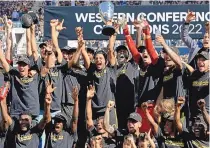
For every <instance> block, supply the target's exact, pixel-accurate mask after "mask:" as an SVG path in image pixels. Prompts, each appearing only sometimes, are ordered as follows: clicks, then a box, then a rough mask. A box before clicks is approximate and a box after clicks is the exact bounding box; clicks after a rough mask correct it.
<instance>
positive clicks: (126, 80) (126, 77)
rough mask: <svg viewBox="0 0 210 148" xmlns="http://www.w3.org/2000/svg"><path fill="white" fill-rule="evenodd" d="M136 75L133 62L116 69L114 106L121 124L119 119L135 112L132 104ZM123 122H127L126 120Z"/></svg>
mask: <svg viewBox="0 0 210 148" xmlns="http://www.w3.org/2000/svg"><path fill="white" fill-rule="evenodd" d="M138 73H139V72H138V65H136V64H135V62H134V61H133V60H130V61H129V62H127V63H125V64H124V65H123V66H121V67H117V83H116V106H117V113H118V119H119V121H120V122H122V120H121V117H122V118H123V117H124V118H127V117H128V116H129V114H130V113H131V112H134V111H135V105H134V104H135V99H136V96H137V94H136V92H135V89H136V88H135V85H136V83H137V82H136V81H137V76H138ZM125 108H126V110H125ZM120 122H119V124H121V123H120ZM125 122H127V120H126V119H125ZM122 128H125V127H122Z"/></svg>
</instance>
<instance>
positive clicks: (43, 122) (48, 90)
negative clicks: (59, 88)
mask: <svg viewBox="0 0 210 148" xmlns="http://www.w3.org/2000/svg"><path fill="white" fill-rule="evenodd" d="M55 89H56V87H53V85H52V83H50V82H49V81H48V82H47V86H46V94H45V104H44V116H43V118H42V120H41V121H40V122H39V125H38V128H39V129H44V128H45V126H46V124H47V123H49V122H50V121H51V114H50V106H51V103H52V97H51V93H52V92H53V91H54V90H55Z"/></svg>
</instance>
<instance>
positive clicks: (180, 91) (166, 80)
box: [163, 68, 186, 100]
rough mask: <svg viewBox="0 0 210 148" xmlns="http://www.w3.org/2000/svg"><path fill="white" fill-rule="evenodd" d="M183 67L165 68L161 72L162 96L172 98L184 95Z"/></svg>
mask: <svg viewBox="0 0 210 148" xmlns="http://www.w3.org/2000/svg"><path fill="white" fill-rule="evenodd" d="M183 73H184V68H183V69H182V70H180V69H176V68H174V69H172V70H167V71H165V72H164V73H163V75H164V76H163V98H164V99H167V98H174V99H175V100H177V98H178V97H184V96H185V94H186V93H185V90H184V84H183Z"/></svg>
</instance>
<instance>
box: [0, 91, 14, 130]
mask: <svg viewBox="0 0 210 148" xmlns="http://www.w3.org/2000/svg"><path fill="white" fill-rule="evenodd" d="M6 97H7V95H5V96H4V98H3V100H1V102H0V108H1V116H2V123H1V124H2V128H3V130H7V129H8V127H9V126H10V125H11V124H12V122H13V121H12V118H11V117H10V116H9V114H8V112H7V103H6Z"/></svg>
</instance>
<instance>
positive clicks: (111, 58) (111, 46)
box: [107, 23, 120, 66]
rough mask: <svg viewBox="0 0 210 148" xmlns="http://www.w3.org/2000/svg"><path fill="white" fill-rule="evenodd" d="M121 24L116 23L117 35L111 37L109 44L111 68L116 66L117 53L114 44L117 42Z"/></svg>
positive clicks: (108, 53)
mask: <svg viewBox="0 0 210 148" xmlns="http://www.w3.org/2000/svg"><path fill="white" fill-rule="evenodd" d="M119 26H120V25H119V24H117V23H115V24H114V27H115V34H113V35H112V36H110V37H109V44H108V52H107V55H108V60H109V63H110V65H111V66H115V64H116V57H115V54H114V53H115V52H114V44H115V41H116V37H117V33H118V32H119Z"/></svg>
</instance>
